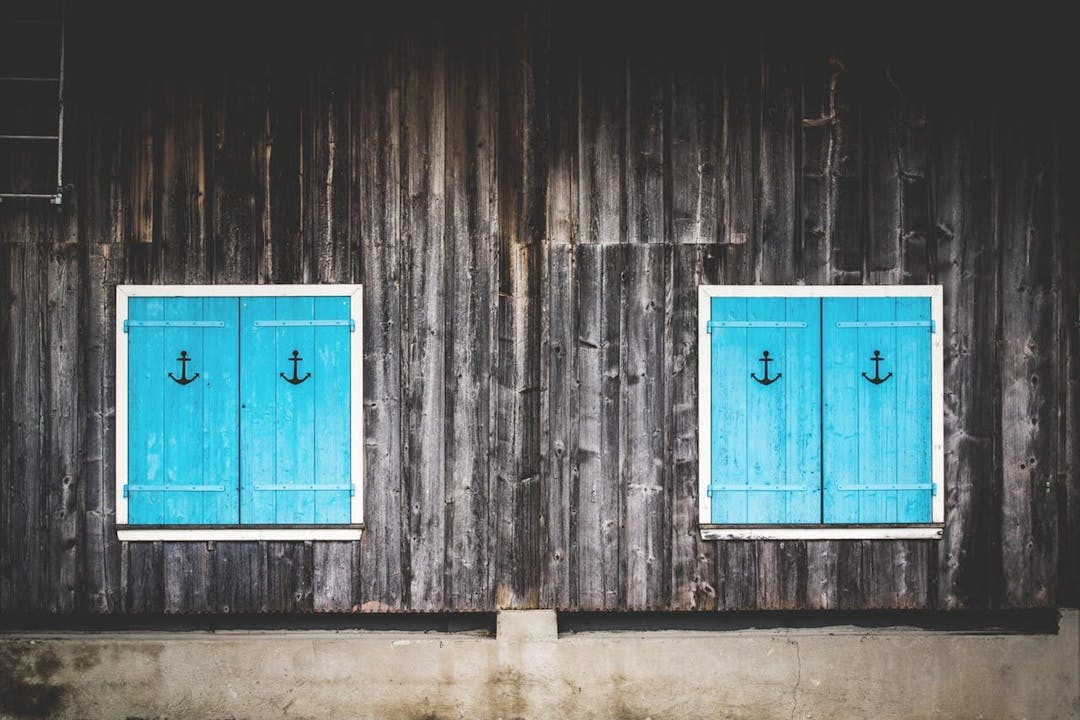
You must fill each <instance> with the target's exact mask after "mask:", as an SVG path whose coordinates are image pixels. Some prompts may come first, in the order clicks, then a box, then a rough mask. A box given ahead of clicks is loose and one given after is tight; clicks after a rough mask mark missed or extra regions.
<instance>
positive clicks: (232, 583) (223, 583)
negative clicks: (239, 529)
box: [132, 542, 267, 614]
mask: <svg viewBox="0 0 1080 720" xmlns="http://www.w3.org/2000/svg"><path fill="white" fill-rule="evenodd" d="M132 544H134V543H132ZM170 544H171V545H194V546H196V547H201V548H206V547H207V546H208V543H166V545H170ZM209 546H210V547H212V548H213V549H212V550H211V551H210V552H209V556H210V557H209V573H208V578H209V579H208V588H207V592H206V595H207V597H208V600H209V605H210V608H211V611H212V612H214V613H218V614H229V613H243V612H251V613H257V612H266V609H267V608H266V604H265V603H266V597H267V592H266V578H267V573H266V543H265V542H220V543H211V544H209ZM179 580H180V578H170V579H169V581H172V582H176V581H179Z"/></svg>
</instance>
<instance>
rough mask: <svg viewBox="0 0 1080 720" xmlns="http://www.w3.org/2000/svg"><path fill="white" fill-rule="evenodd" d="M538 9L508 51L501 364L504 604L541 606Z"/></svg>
mask: <svg viewBox="0 0 1080 720" xmlns="http://www.w3.org/2000/svg"><path fill="white" fill-rule="evenodd" d="M543 21H544V20H543V17H541V16H540V15H539V14H538V12H537V9H536V8H534V7H530V8H529V10H528V11H526V13H525V15H524V18H522V20H521V22H522V23H523V27H521V28H519V29H518V31H517V32H518V33H519V35H518V37H517V38H516V39H515V38H514V37H513V36H511V37H510V38H509V39H508V40H507V42H506V43H505V44H502V45H501V46H500V49H499V53H500V54H499V100H498V103H499V105H498V107H499V109H498V118H499V127H498V159H497V161H496V162H497V172H498V176H497V197H498V216H497V217H498V293H497V305H496V306H495V310H494V312H495V322H496V338H497V343H498V344H497V348H496V350H495V363H494V379H495V386H494V393H495V395H494V403H495V406H494V413H495V418H494V422H495V433H494V439H493V440H494V447H493V459H494V463H493V467H492V471H493V472H494V474H495V481H496V485H495V493H496V494H495V503H496V506H495V520H496V527H495V535H494V538H495V543H496V547H497V548H498V552H497V554H496V555H495V604H496V606H497V607H500V608H514V607H535V606H536V604H537V600H538V598H539V591H540V588H539V584H540V563H539V557H540V554H539V553H540V543H539V535H540V524H539V523H540V513H541V510H540V498H541V487H540V426H539V420H540V417H539V414H540V413H539V411H540V394H541V388H540V353H539V347H538V346H537V345H536V343H538V340H539V334H540V333H539V331H540V303H539V297H540V290H539V281H540V258H541V248H540V240H541V239H542V237H543V234H544V232H545V230H546V218H545V212H546V202H545V194H544V193H545V185H546V176H545V173H546V167H547V161H546V155H547V151H546V141H547V129H546V124H545V113H546V109H545V108H546V95H545V94H544V87H545V80H544V78H545V77H546V72H547V59H546V58H547V47H546V44H545V40H544V36H543V34H542V28H543V27H544V25H543Z"/></svg>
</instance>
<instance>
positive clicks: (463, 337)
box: [444, 35, 497, 609]
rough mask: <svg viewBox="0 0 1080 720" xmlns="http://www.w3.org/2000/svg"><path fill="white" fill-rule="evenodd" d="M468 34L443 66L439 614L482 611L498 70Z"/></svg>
mask: <svg viewBox="0 0 1080 720" xmlns="http://www.w3.org/2000/svg"><path fill="white" fill-rule="evenodd" d="M486 40H487V39H486V38H485V37H484V36H481V35H466V36H465V37H462V38H460V39H458V40H456V41H455V42H453V43H452V44H451V46H450V52H449V53H448V58H447V76H448V77H447V111H446V144H447V163H446V211H447V228H446V236H447V258H446V261H447V267H446V269H445V270H446V275H447V309H448V313H447V323H446V333H447V337H448V338H450V343H449V346H448V349H447V383H446V385H447V398H446V416H447V425H446V437H445V443H446V487H447V489H446V493H447V504H446V512H447V518H446V526H445V527H446V533H447V534H446V545H447V547H448V548H449V550H448V553H447V561H446V564H445V567H444V572H445V575H446V577H445V583H446V592H447V601H446V602H447V608H448V609H449V608H455V609H481V608H485V607H490V606H491V603H492V601H493V599H494V595H493V592H492V589H493V584H492V579H491V577H490V576H489V569H490V566H491V562H490V557H489V553H490V552H491V549H492V545H493V542H492V538H491V537H490V535H489V533H488V530H489V512H490V510H491V499H492V496H491V493H490V490H491V474H490V464H489V456H488V451H487V450H488V440H489V437H490V433H491V403H490V391H491V384H490V374H489V368H490V367H491V363H492V358H491V355H490V350H491V333H492V324H491V317H490V308H491V296H492V289H493V287H494V278H493V275H494V270H493V267H494V259H495V253H494V245H493V241H494V234H495V225H494V220H495V218H494V217H493V213H492V210H493V207H494V200H495V189H496V188H495V150H496V145H495V141H496V138H495V130H496V122H495V121H496V119H497V118H496V115H495V110H496V108H497V105H496V98H495V90H496V89H497V76H496V69H497V66H496V63H495V58H493V57H492V53H491V50H490V48H489V46H490V43H488V42H487V41H486Z"/></svg>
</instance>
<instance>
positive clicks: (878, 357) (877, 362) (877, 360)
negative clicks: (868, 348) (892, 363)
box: [862, 350, 892, 385]
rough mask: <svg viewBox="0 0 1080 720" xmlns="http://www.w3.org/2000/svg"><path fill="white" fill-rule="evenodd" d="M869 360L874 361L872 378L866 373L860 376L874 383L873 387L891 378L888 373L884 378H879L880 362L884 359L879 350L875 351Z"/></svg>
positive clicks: (890, 374)
mask: <svg viewBox="0 0 1080 720" xmlns="http://www.w3.org/2000/svg"><path fill="white" fill-rule="evenodd" d="M870 359H871V360H873V361H874V377H870V376H869V375H867V374H866V373H863V374H862V376H863V377H864V378H866V379H867V380H869V381H870V382H872V383H874V384H875V385H880V384H881V383H883V382H885V381H886V380H888V379H889V378H891V377H892V373H889V374H888V375H886V376H885V377H881V372H880V369H881V361H882V360H884V359H885V358H883V357H881V351H880V350H875V351H874V357H872V358H870Z"/></svg>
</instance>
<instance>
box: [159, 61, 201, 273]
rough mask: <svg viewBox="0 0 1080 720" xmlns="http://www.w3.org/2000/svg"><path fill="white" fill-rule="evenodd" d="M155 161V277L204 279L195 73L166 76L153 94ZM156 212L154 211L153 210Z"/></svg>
mask: <svg viewBox="0 0 1080 720" xmlns="http://www.w3.org/2000/svg"><path fill="white" fill-rule="evenodd" d="M155 100H156V101H157V102H159V103H160V107H161V112H160V113H158V114H156V116H155V124H156V126H157V129H156V130H155V136H156V137H157V138H159V139H160V143H159V144H158V145H157V146H156V147H155V152H156V154H157V158H156V159H155V166H156V167H157V168H158V170H157V172H159V173H160V178H161V182H160V184H159V183H157V182H155V186H156V187H158V188H159V191H160V192H159V195H158V199H157V202H158V203H159V204H160V208H161V212H160V222H157V223H156V224H155V233H154V240H155V249H154V252H155V254H156V256H157V262H158V263H160V264H159V270H158V276H157V277H156V278H155V280H156V281H157V282H175V283H195V282H200V281H204V280H205V279H206V278H207V275H206V270H207V268H208V266H209V254H208V252H207V249H208V247H207V238H206V202H205V198H206V162H205V161H206V148H205V147H204V144H203V142H204V139H205V138H204V132H203V130H204V124H203V119H204V118H203V107H204V106H203V85H202V80H201V78H199V77H193V78H185V79H183V80H180V79H176V78H172V77H167V78H165V79H164V81H163V82H162V84H161V86H160V87H159V88H158V90H157V92H156V93H155ZM155 216H158V213H157V212H156V211H155Z"/></svg>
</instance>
